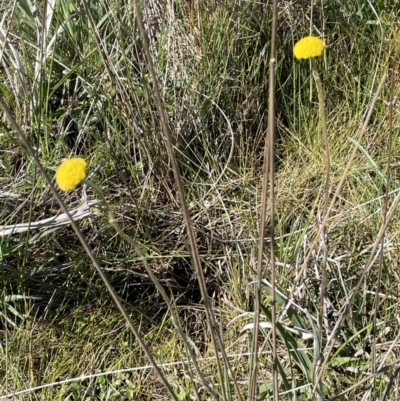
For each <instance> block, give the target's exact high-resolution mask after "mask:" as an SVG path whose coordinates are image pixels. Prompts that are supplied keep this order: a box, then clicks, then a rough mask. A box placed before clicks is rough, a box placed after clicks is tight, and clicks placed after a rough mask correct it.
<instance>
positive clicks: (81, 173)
mask: <svg viewBox="0 0 400 401" xmlns="http://www.w3.org/2000/svg"><path fill="white" fill-rule="evenodd" d="M85 178H86V161H85V159H82V158H81V157H74V158H72V159H67V160H65V161H64V162H62V163H61V164H60V166H59V167H58V169H57V173H56V181H57V185H58V186H59V187H60V189H62V190H63V191H70V190H72V189H75V188H76V187H77V186H78V185H79V184H80V183H81V182H82V181H83V180H84V179H85Z"/></svg>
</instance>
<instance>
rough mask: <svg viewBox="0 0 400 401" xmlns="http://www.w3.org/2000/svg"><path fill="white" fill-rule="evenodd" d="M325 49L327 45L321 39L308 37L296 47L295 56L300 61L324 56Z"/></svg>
mask: <svg viewBox="0 0 400 401" xmlns="http://www.w3.org/2000/svg"><path fill="white" fill-rule="evenodd" d="M324 49H325V43H324V42H323V41H322V40H321V39H320V38H317V37H316V36H306V37H305V38H303V39H300V40H299V41H298V42H297V43H296V44H295V45H294V48H293V54H294V56H295V57H296V58H298V59H301V58H304V59H307V58H312V57H319V56H322V53H323V52H324Z"/></svg>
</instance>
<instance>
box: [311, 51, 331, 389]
mask: <svg viewBox="0 0 400 401" xmlns="http://www.w3.org/2000/svg"><path fill="white" fill-rule="evenodd" d="M311 68H312V73H313V77H314V80H315V83H316V85H317V92H318V104H319V108H318V111H319V122H320V126H321V128H322V132H323V136H324V142H325V158H326V171H325V190H324V202H323V209H322V216H321V221H322V222H326V219H325V216H327V213H328V201H329V192H330V169H331V162H330V151H329V138H328V130H327V126H326V114H325V92H324V88H323V86H322V81H321V77H320V75H319V72H318V68H317V63H316V60H315V58H312V59H311ZM321 238H322V244H323V258H322V263H321V289H320V316H319V325H318V327H319V336H318V337H319V342H320V344H319V346H320V358H319V359H320V361H319V362H320V364H321V365H322V364H323V360H322V358H323V356H322V328H323V326H324V317H325V316H326V314H325V291H326V282H327V278H326V266H327V257H328V246H327V235H326V226H325V224H324V223H322V227H321ZM321 365H320V366H321ZM316 385H317V384H316Z"/></svg>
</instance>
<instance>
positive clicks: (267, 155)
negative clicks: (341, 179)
mask: <svg viewBox="0 0 400 401" xmlns="http://www.w3.org/2000/svg"><path fill="white" fill-rule="evenodd" d="M272 10H273V11H272V13H273V14H272V26H271V48H270V59H269V88H268V98H269V101H268V131H267V135H266V141H265V147H264V180H263V183H262V194H261V212H260V223H259V234H258V241H259V242H258V258H257V282H256V305H255V321H254V332H253V349H252V357H251V369H250V372H251V376H250V389H249V397H248V399H249V401H251V400H254V399H255V398H256V386H257V367H258V365H257V362H258V336H259V324H260V313H261V279H262V275H263V262H264V238H265V231H266V227H265V225H266V214H267V194H268V182H270V210H269V213H270V238H271V243H270V245H271V246H270V282H271V290H272V295H271V326H272V329H271V331H272V376H273V397H274V401H278V390H279V389H278V360H277V341H276V322H275V316H276V299H275V281H276V276H275V250H274V246H275V241H274V237H275V216H274V214H275V213H274V209H275V146H274V136H275V135H274V133H275V132H274V131H275V66H276V31H277V20H278V11H277V10H278V2H277V0H274V2H273V6H272ZM268 178H270V179H269V180H268Z"/></svg>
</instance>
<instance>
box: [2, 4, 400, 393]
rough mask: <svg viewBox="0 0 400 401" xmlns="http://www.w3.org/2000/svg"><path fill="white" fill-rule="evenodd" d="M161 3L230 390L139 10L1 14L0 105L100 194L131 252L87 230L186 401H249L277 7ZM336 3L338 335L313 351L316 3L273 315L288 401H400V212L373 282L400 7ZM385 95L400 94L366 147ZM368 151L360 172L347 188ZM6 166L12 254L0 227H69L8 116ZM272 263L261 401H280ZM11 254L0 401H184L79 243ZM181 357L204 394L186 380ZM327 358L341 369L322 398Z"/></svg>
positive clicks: (157, 34) (179, 152)
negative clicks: (74, 164) (85, 171)
mask: <svg viewBox="0 0 400 401" xmlns="http://www.w3.org/2000/svg"><path fill="white" fill-rule="evenodd" d="M147 3H148V4H146V6H145V7H144V9H143V11H144V15H145V26H146V29H147V30H148V33H149V35H150V51H151V54H152V57H153V61H154V64H155V67H156V72H157V75H158V83H159V85H160V89H161V94H162V96H163V100H164V106H165V110H166V113H167V116H168V123H169V127H170V129H171V132H172V136H173V138H172V139H173V144H174V147H175V151H176V157H177V161H178V164H179V167H180V169H181V176H182V179H183V182H184V186H185V191H186V200H187V204H188V209H189V212H190V214H191V221H192V223H193V226H194V230H195V233H196V238H197V245H198V252H199V257H200V260H201V263H202V268H203V273H204V278H205V284H206V288H207V292H208V298H209V300H210V302H211V305H212V312H213V315H214V318H215V325H216V327H214V328H213V329H214V330H215V331H214V334H215V332H218V333H219V335H220V337H221V338H222V343H223V348H224V350H225V352H226V354H227V356H228V357H227V360H228V361H229V364H228V362H226V361H225V362H223V363H222V374H221V375H218V369H217V363H216V351H215V349H214V346H213V343H212V339H211V335H210V328H209V327H208V324H207V321H206V311H205V306H204V298H203V296H202V295H201V291H200V287H199V283H198V280H197V278H198V277H197V276H196V273H195V271H194V269H193V265H192V262H191V254H190V251H189V248H188V243H187V242H188V239H187V230H186V228H185V224H184V221H183V218H182V214H181V201H180V200H179V197H178V188H177V183H176V180H175V178H174V176H173V174H172V169H171V165H172V164H171V157H170V155H169V154H168V152H167V149H166V146H165V142H164V137H165V135H164V133H163V131H162V127H161V123H160V117H159V112H158V111H157V108H156V99H155V92H154V89H153V84H154V82H153V78H152V76H151V73H150V69H149V64H148V62H146V59H145V56H144V46H145V44H144V42H143V37H141V35H140V34H139V31H138V25H137V20H136V13H135V10H134V6H133V5H132V4H131V2H123V3H118V2H113V1H108V2H92V3H91V4H90V5H89V4H88V11H87V10H86V11H85V9H84V7H83V5H82V2H80V1H74V0H70V1H61V0H60V1H54V2H48V7H49V9H48V12H47V14H46V13H45V12H44V9H43V4H41V3H40V4H39V3H38V4H37V5H34V4H31V3H30V2H28V1H25V0H18V1H6V2H4V5H1V6H0V9H1V8H3V10H1V11H3V15H4V16H5V17H4V18H3V19H2V20H1V22H0V60H1V66H2V68H1V70H0V74H1V82H0V95H1V97H2V98H3V99H4V101H5V102H6V103H7V105H8V106H9V107H10V109H11V110H12V113H13V115H14V117H15V119H16V121H17V122H18V124H19V125H20V127H21V128H22V130H23V131H24V133H25V135H26V136H27V137H28V139H29V141H30V143H31V144H32V146H34V148H35V149H36V150H37V153H38V156H39V158H40V161H41V163H42V164H43V166H44V167H45V168H46V170H47V171H48V173H49V174H51V175H53V174H54V173H55V169H56V166H57V165H58V164H59V163H60V161H61V160H62V159H63V158H66V157H69V156H71V155H79V156H80V157H84V158H85V159H86V160H87V161H88V163H89V179H90V180H91V181H93V182H94V183H96V184H97V185H98V186H99V187H101V188H102V190H103V191H104V194H105V198H106V200H107V203H108V205H109V207H110V209H111V210H112V212H113V214H114V217H115V219H116V221H117V222H118V224H119V225H120V227H121V228H122V230H123V231H124V233H125V234H127V235H128V236H129V238H131V239H132V241H133V243H129V242H127V241H124V239H123V238H122V237H121V236H120V235H118V233H116V232H115V230H114V228H113V227H112V226H111V225H110V224H109V221H108V218H107V215H106V213H105V209H104V208H103V207H101V206H100V205H97V206H95V207H94V209H93V212H94V213H93V215H92V216H90V217H87V218H85V219H83V220H80V221H79V222H78V224H79V227H80V229H81V230H82V232H83V234H84V236H85V238H86V239H87V241H88V242H89V244H90V246H91V247H92V250H93V253H94V255H96V257H97V258H98V260H99V261H100V263H101V266H102V268H103V270H104V271H105V272H106V274H107V275H108V277H109V279H110V281H111V284H112V285H113V288H114V289H115V291H116V293H117V294H118V297H119V298H120V299H121V300H122V302H123V305H124V306H125V307H126V308H127V310H128V312H129V315H130V316H131V319H132V321H133V323H134V325H135V327H136V328H137V330H138V331H139V333H140V335H141V336H142V338H143V340H144V342H145V343H146V345H147V347H148V348H149V351H150V352H151V354H152V355H153V357H154V359H155V360H156V362H157V365H158V366H159V367H160V369H161V371H162V372H163V375H164V377H165V378H166V379H167V381H168V383H169V384H170V386H171V388H172V390H173V392H174V394H175V395H176V398H177V399H180V400H190V399H196V397H197V399H199V400H211V399H224V396H223V394H224V393H225V394H226V395H225V399H229V400H236V399H238V400H239V399H240V397H242V399H246V398H247V396H248V391H249V375H250V373H251V372H250V369H251V367H250V356H251V355H250V351H251V333H252V332H253V329H254V324H253V326H252V323H253V322H254V313H253V311H254V307H255V305H254V303H255V299H254V288H255V287H254V280H255V278H256V266H257V243H258V237H257V236H258V230H259V221H260V216H259V214H260V198H261V185H262V179H263V175H262V171H263V165H262V157H263V156H262V153H263V147H264V140H265V134H266V130H267V115H266V113H267V109H268V93H267V89H266V88H267V86H268V57H269V46H270V33H269V31H270V25H271V21H270V20H271V16H272V13H271V9H270V7H269V6H267V5H266V4H262V2H261V3H257V4H253V3H252V2H242V4H240V6H239V5H234V4H231V2H212V1H204V2H197V1H192V2H185V1H181V0H178V1H175V2H165V4H164V2H159V3H157V2H147ZM161 3H163V4H161ZM323 3H324V4H323V7H322V6H319V5H318V6H315V7H314V8H313V10H312V20H311V22H312V26H313V32H314V33H315V34H319V33H320V32H321V33H323V34H324V40H325V42H326V43H327V44H328V48H327V51H326V52H325V56H324V58H323V59H321V60H319V61H318V63H319V68H320V73H321V78H322V81H323V85H324V88H325V91H326V114H327V128H328V133H329V140H330V144H329V145H330V151H331V161H330V163H331V172H330V182H331V197H332V196H333V194H334V192H335V191H336V189H337V188H338V186H339V184H340V182H341V180H342V177H344V175H345V174H347V175H346V176H345V178H344V181H343V186H342V189H341V192H340V194H339V197H338V199H337V201H336V203H335V204H334V205H333V208H332V209H331V211H330V217H329V219H328V221H327V238H328V245H327V250H328V257H327V288H326V293H325V299H326V308H327V314H328V315H327V316H326V319H325V320H324V322H323V327H322V332H323V337H322V344H317V343H316V342H315V341H314V340H313V338H315V337H316V336H317V334H316V333H318V330H319V329H321V328H320V327H319V326H318V325H319V324H320V323H319V321H318V313H319V291H320V283H321V270H320V269H321V258H322V253H323V245H322V244H321V242H320V241H317V242H316V245H315V246H314V247H313V249H311V246H312V244H313V241H314V239H315V238H316V234H317V231H318V228H319V227H320V222H321V220H322V218H323V216H322V213H323V200H324V183H325V175H324V174H325V169H326V163H327V161H326V158H325V153H324V149H325V148H324V140H323V136H322V134H321V132H320V130H319V120H318V119H319V116H318V99H317V91H316V87H315V83H314V81H313V79H312V76H311V75H310V68H309V66H308V63H307V62H298V61H295V60H294V59H293V56H292V47H293V44H294V43H295V42H296V41H297V40H298V39H299V38H300V37H302V36H304V35H307V34H309V27H310V20H309V18H310V15H311V9H310V8H309V4H308V3H307V4H306V2H303V1H297V2H294V3H289V2H287V3H282V5H281V8H280V9H279V14H278V32H277V34H278V53H277V68H276V88H277V91H276V95H275V98H276V130H277V136H276V175H275V179H276V188H275V208H276V210H275V222H276V226H275V253H276V255H275V256H276V265H275V268H276V278H277V282H276V285H277V289H278V291H277V292H276V294H275V295H276V300H277V305H276V307H277V313H278V316H284V317H283V318H282V319H280V320H279V323H277V325H276V330H277V344H276V347H277V353H278V361H279V366H278V373H279V377H280V379H279V386H280V387H279V391H280V393H281V395H280V396H279V397H280V398H279V399H282V400H285V399H287V400H294V399H299V400H300V399H301V400H307V399H309V398H310V397H314V399H319V400H320V399H329V400H333V399H349V400H354V399H360V400H365V399H382V400H395V399H398V397H399V396H398V390H397V388H398V387H399V386H398V379H397V373H396V369H397V367H398V364H399V355H398V351H397V349H398V344H399V333H398V330H397V327H398V325H399V322H398V311H399V308H400V305H399V302H398V296H397V294H398V289H399V288H398V287H399V277H398V262H397V260H398V259H399V252H398V233H399V218H398V212H397V211H395V212H394V214H393V216H392V218H391V220H390V223H389V225H388V227H387V229H386V231H385V238H384V241H383V246H382V247H381V248H382V250H381V251H382V256H377V257H376V260H375V262H374V263H373V264H372V266H371V267H370V268H369V270H366V264H367V263H368V260H369V258H370V257H371V251H372V248H373V245H374V243H375V241H376V239H377V238H378V233H379V230H380V228H381V227H382V225H383V221H384V218H383V216H384V211H385V193H386V191H387V193H388V197H387V198H388V205H389V206H390V205H391V204H392V203H393V201H394V200H395V197H396V195H397V194H398V189H397V188H398V187H399V175H398V174H397V168H398V162H397V161H396V158H395V156H396V154H397V151H398V148H399V137H398V129H397V128H398V125H399V113H398V111H397V107H396V104H395V107H394V108H393V110H392V112H391V111H390V103H391V102H394V103H395V100H396V97H397V96H398V92H399V81H398V77H397V71H396V68H395V66H396V65H397V64H398V53H397V52H398V49H399V41H398V28H397V25H396V23H395V22H396V18H397V17H398V16H397V17H396V13H398V11H397V7H396V4H395V3H396V2H393V4H392V5H390V4H389V3H390V2H376V4H375V8H374V9H372V8H371V7H370V6H369V5H368V4H369V3H368V2H355V4H354V5H343V4H342V5H341V6H340V7H338V6H337V2H333V1H328V0H326V1H324V2H323ZM356 3H357V4H356ZM361 3H363V4H364V6H362V5H361ZM51 4H54V10H53V12H50V11H49V10H51V8H50V7H51ZM88 12H89V13H90V16H91V18H92V23H90V19H89V17H88ZM46 24H47V25H46ZM46 26H47V27H48V28H46ZM385 73H388V74H389V76H388V78H387V79H386V81H385V83H384V85H383V88H382V90H381V91H380V92H379V96H378V100H377V102H376V103H375V105H374V107H373V113H372V117H371V118H370V119H369V122H368V125H367V126H366V127H365V129H364V130H363V128H362V124H363V122H364V121H365V118H366V115H367V110H368V107H370V105H371V101H372V99H373V97H374V95H375V94H376V93H377V90H378V85H379V82H380V80H381V78H382V76H383V75H384V74H385ZM391 74H393V81H392V82H391ZM391 91H393V93H392V92H391ZM390 113H392V114H390ZM360 133H363V136H362V139H361V141H360V142H359V143H357V142H358V138H359V135H360ZM389 138H391V140H392V148H391V150H390V152H388V140H389ZM353 146H357V152H356V154H355V157H354V159H353V160H352V162H351V165H350V169H349V171H348V173H346V166H347V163H348V162H349V160H350V157H351V153H352V149H353ZM0 149H1V151H0V168H1V171H2V174H1V181H0V182H1V191H0V203H1V207H0V232H1V230H2V226H10V225H12V224H19V223H29V222H37V221H40V220H43V219H46V218H50V217H52V216H57V215H59V214H60V213H61V211H60V208H59V206H58V204H57V203H56V202H55V200H54V198H53V196H52V195H51V192H50V191H49V187H48V185H47V183H46V181H45V180H44V178H43V177H42V176H41V175H40V174H39V172H38V170H37V167H36V166H35V163H34V162H33V160H32V158H31V157H30V156H29V154H28V153H27V151H26V149H25V148H24V146H22V145H21V143H20V140H19V139H18V136H17V135H16V133H15V131H14V129H13V127H12V126H11V125H10V123H9V121H8V120H7V118H6V115H5V114H1V122H0ZM388 172H390V177H389V181H388V179H387V173H388ZM63 199H64V201H65V203H66V205H67V207H68V209H69V210H73V209H75V208H78V207H79V206H81V205H82V204H85V203H86V202H88V201H89V200H90V201H92V200H96V199H98V194H96V192H94V190H93V189H92V187H90V186H87V185H86V184H84V185H83V186H82V187H80V188H79V189H77V190H76V191H73V192H71V193H65V194H63ZM268 221H269V218H267V225H268ZM270 240H271V239H270V238H269V236H268V237H267V238H266V239H265V241H266V244H267V243H269V242H270ZM134 244H138V245H139V246H140V249H141V250H142V251H143V254H140V253H138V248H135V246H134ZM265 248H266V251H265V266H264V270H263V290H262V299H261V301H262V304H261V316H260V318H261V322H262V325H261V328H260V347H261V355H260V356H259V358H258V359H257V361H258V376H257V391H258V397H259V399H269V398H268V397H271V396H272V384H271V383H272V367H271V348H272V346H273V345H272V344H271V342H270V340H269V337H268V332H269V328H268V325H267V322H269V321H270V320H271V315H270V314H271V312H270V299H271V290H270V286H269V285H268V280H269V273H268V269H269V262H268V259H269V250H268V247H267V246H266V247H265ZM0 251H1V252H0V272H1V289H2V297H1V300H0V304H1V310H0V322H1V323H0V341H1V342H0V357H1V360H2V361H3V363H2V364H1V366H2V367H1V368H0V372H1V374H0V388H1V391H0V393H1V394H0V399H2V398H1V397H5V396H6V395H10V397H12V396H11V394H13V393H14V392H18V391H26V392H25V393H24V394H21V395H15V396H14V397H13V399H21V400H48V399H54V400H67V399H68V400H78V399H85V400H124V399H148V400H155V399H171V395H170V394H168V392H167V390H166V389H165V387H164V385H163V383H162V381H161V379H160V378H159V376H157V374H156V372H155V370H154V368H153V367H152V366H151V365H149V361H148V359H147V358H146V356H145V354H144V352H143V349H142V348H141V347H140V346H139V344H138V342H137V341H136V340H135V338H134V337H133V336H132V334H131V333H130V331H129V329H128V328H127V325H126V323H125V321H124V320H123V318H122V317H121V314H120V312H119V311H118V309H117V308H116V307H115V305H114V304H113V302H112V300H111V298H110V296H109V294H108V293H107V292H106V291H105V288H104V284H103V282H102V281H101V280H100V278H99V277H98V276H97V274H96V273H95V270H94V269H93V267H92V265H91V264H90V260H89V258H88V257H87V255H86V254H85V252H84V250H83V249H82V247H81V245H80V244H79V241H78V240H77V239H76V236H75V234H74V233H73V231H72V229H71V228H70V227H69V226H65V225H64V226H56V227H49V226H46V227H43V228H42V229H40V230H29V231H26V232H24V233H20V234H16V233H14V234H12V235H2V236H1V239H0ZM309 252H311V258H310V260H309V262H308V263H307V265H306V267H305V268H304V269H303V270H302V271H301V269H302V268H303V262H304V259H305V258H306V256H307V254H308V253H309ZM375 256H376V255H375ZM144 262H147V264H148V266H149V267H150V268H151V270H152V272H153V273H154V274H155V276H156V278H157V280H158V281H159V283H160V284H161V285H162V287H163V288H164V290H165V292H166V295H167V296H168V297H169V298H170V305H167V304H166V302H165V298H163V296H162V295H161V294H160V292H159V291H158V290H157V288H156V285H155V284H154V280H152V278H151V277H150V276H149V274H148V272H146V270H145V268H144V264H143V263H144ZM300 271H301V274H300ZM363 272H365V273H366V274H365V277H364V280H363V281H362V283H361V285H360V286H359V287H358V289H357V292H356V293H355V294H354V297H352V296H353V290H354V289H355V288H357V287H356V286H357V283H358V281H359V279H360V277H362V274H363ZM299 274H300V279H299ZM377 284H379V285H377ZM288 300H290V301H291V302H290V306H289V305H288V303H287V302H288ZM350 301H351V302H350ZM349 302H350V306H349V307H347V304H348V303H349ZM346 308H347V309H346ZM173 312H174V313H176V315H177V316H178V317H179V322H180V325H181V327H182V329H183V332H184V334H185V336H184V338H182V336H181V335H180V334H179V330H177V326H176V324H174V321H173V318H172V313H173ZM343 315H345V318H344V320H343V322H342V324H341V327H340V329H339V330H338V331H337V332H336V331H335V324H336V323H337V322H338V321H339V320H340V319H341V317H342V316H343ZM244 328H245V330H243V329H244ZM332 331H333V332H334V334H335V340H332V339H331V334H332ZM184 340H186V341H187V343H188V344H189V346H190V347H191V350H192V351H193V354H194V355H195V356H196V360H197V363H198V366H199V370H200V371H201V372H202V374H203V375H204V377H205V382H206V385H207V386H208V388H207V386H205V385H204V381H203V382H202V377H201V375H199V372H198V371H196V369H195V367H194V365H193V362H191V363H189V361H190V355H189V353H188V349H187V347H186V346H185V341H184ZM331 344H334V345H333V348H332V350H331V351H330V352H329V353H328V350H329V346H330V345H331ZM185 347H186V348H185ZM319 352H323V353H324V359H323V360H324V362H325V363H326V365H324V368H323V374H322V376H321V384H320V386H319V387H317V388H316V392H315V394H313V395H312V392H313V386H314V385H316V384H317V378H316V374H315V366H316V365H317V366H318V363H320V362H321V360H320V355H319ZM218 358H220V359H221V360H222V358H221V357H220V356H218ZM228 365H229V366H230V369H231V371H229V366H228ZM107 372H112V373H108V374H107ZM232 372H234V374H233V373H232ZM317 373H318V370H317ZM221 380H222V381H221ZM235 384H236V388H235ZM39 386H43V388H40V389H39V388H38V389H35V388H36V387H39ZM29 389H31V390H29ZM223 389H224V391H223ZM196 394H198V395H197V396H196ZM296 397H297V398H296ZM335 397H337V398H335ZM10 399H11V398H10Z"/></svg>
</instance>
